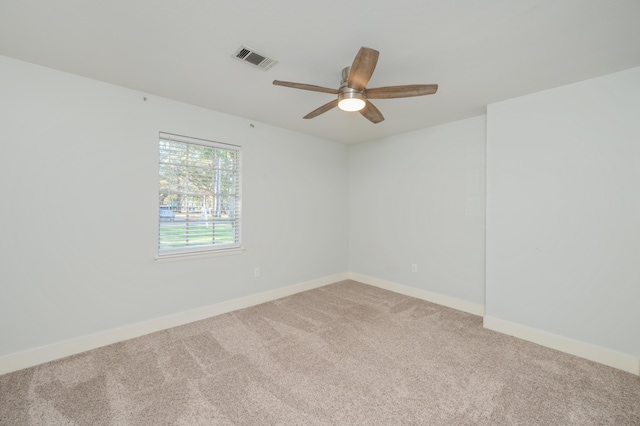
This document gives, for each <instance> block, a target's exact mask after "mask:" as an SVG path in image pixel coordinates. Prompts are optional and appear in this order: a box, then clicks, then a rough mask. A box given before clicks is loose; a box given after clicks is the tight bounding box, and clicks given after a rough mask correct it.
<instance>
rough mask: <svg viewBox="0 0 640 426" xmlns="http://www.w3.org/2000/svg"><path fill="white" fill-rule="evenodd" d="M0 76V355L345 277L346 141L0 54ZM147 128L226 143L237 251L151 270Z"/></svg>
mask: <svg viewBox="0 0 640 426" xmlns="http://www.w3.org/2000/svg"><path fill="white" fill-rule="evenodd" d="M0 73H1V76H2V78H0V117H2V126H0V135H1V139H2V141H3V142H2V155H0V185H1V189H2V190H1V191H0V194H1V197H2V207H1V208H0V223H2V225H3V226H2V229H3V231H2V234H3V236H2V238H0V263H1V265H0V266H1V270H2V273H1V278H0V280H1V285H0V291H1V296H0V355H3V354H10V353H14V352H18V351H23V350H27V349H31V348H34V347H39V346H43V345H48V344H51V343H55V342H60V341H65V340H68V339H73V338H77V337H79V336H85V335H90V334H93V333H98V332H102V331H104V330H109V329H114V328H117V327H122V326H126V325H129V324H135V323H138V322H141V321H146V320H150V319H153V318H157V317H162V316H165V315H170V314H174V313H176V312H182V311H187V310H190V309H195V308H198V307H202V306H207V305H211V304H215V303H219V302H222V301H227V300H231V299H234V298H239V297H244V296H247V295H252V294H255V293H259V292H264V291H268V290H272V289H276V288H279V287H283V286H288V285H293V284H298V283H302V282H305V281H308V280H313V279H318V278H321V277H326V276H331V275H333V274H336V273H344V272H346V270H347V268H348V266H347V259H348V252H347V244H348V242H347V235H348V217H347V213H346V209H347V207H346V206H347V203H348V188H347V185H345V182H347V180H348V174H347V167H348V150H347V147H346V146H344V145H341V144H338V143H333V142H329V141H325V140H322V139H318V138H313V137H309V136H305V135H302V134H298V133H295V132H291V131H286V130H283V129H279V128H275V127H272V126H268V125H264V124H261V123H254V127H253V128H252V127H250V122H249V121H248V120H245V119H242V118H239V117H233V116H228V115H224V114H220V113H216V112H213V111H208V110H204V109H200V108H196V107H193V106H189V105H185V104H181V103H178V102H174V101H170V100H167V99H162V98H158V97H155V96H152V95H145V96H146V97H147V98H148V100H147V101H146V102H144V101H143V94H142V93H139V92H136V91H132V90H128V89H125V88H122V87H117V86H112V85H108V84H104V83H100V82H97V81H94V80H89V79H85V78H81V77H77V76H74V75H70V74H65V73H61V72H57V71H53V70H50V69H47V68H42V67H38V66H34V65H31V64H27V63H24V62H19V61H16V60H13V59H9V58H5V57H0ZM159 131H164V132H170V133H176V134H181V135H187V136H192V137H197V138H204V139H210V140H214V141H220V142H227V143H232V144H238V145H241V146H242V148H243V182H242V188H243V192H244V195H243V237H244V247H245V248H246V251H245V252H244V253H242V254H237V255H228V256H221V257H209V258H202V259H197V260H179V261H156V260H154V257H155V255H156V247H157V220H158V219H157V218H158V213H157V210H158V207H157V197H158V195H157V191H158V182H157V173H158V166H157V161H158V154H157V136H158V132H159ZM256 267H259V268H260V269H261V276H260V277H259V278H254V276H253V271H254V268H256Z"/></svg>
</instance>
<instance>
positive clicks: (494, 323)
mask: <svg viewBox="0 0 640 426" xmlns="http://www.w3.org/2000/svg"><path fill="white" fill-rule="evenodd" d="M483 325H484V327H485V328H488V329H490V330H494V331H497V332H500V333H504V334H508V335H510V336H514V337H518V338H520V339H523V340H527V341H529V342H533V343H537V344H539V345H542V346H546V347H548V348H552V349H556V350H559V351H561V352H565V353H568V354H571V355H575V356H579V357H581V358H585V359H588V360H590V361H595V362H598V363H600V364H604V365H608V366H609V367H613V368H617V369H619V370H623V371H627V372H629V373H633V374H635V375H638V376H640V358H636V357H634V356H631V355H627V354H623V353H620V352H616V351H613V350H611V349H607V348H603V347H600V346H595V345H592V344H589V343H585V342H581V341H579V340H574V339H570V338H568V337H564V336H559V335H557V334H553V333H549V332H546V331H542V330H539V329H536V328H531V327H527V326H525V325H521V324H517V323H514V322H510V321H506V320H503V319H500V318H495V317H491V316H485V317H484V322H483Z"/></svg>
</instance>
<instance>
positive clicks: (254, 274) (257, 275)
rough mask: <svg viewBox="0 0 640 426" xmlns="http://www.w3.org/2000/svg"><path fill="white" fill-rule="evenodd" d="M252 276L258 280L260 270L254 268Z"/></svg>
mask: <svg viewBox="0 0 640 426" xmlns="http://www.w3.org/2000/svg"><path fill="white" fill-rule="evenodd" d="M253 276H254V277H256V278H258V277H259V276H260V268H255V269H254V270H253Z"/></svg>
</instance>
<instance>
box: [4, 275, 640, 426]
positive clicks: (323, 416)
mask: <svg viewBox="0 0 640 426" xmlns="http://www.w3.org/2000/svg"><path fill="white" fill-rule="evenodd" d="M0 424H2V425H11V426H14V425H276V424H277V425H412V424H419V425H503V424H504V425H640V377H637V376H634V375H632V374H629V373H625V372H623V371H619V370H616V369H613V368H609V367H606V366H603V365H599V364H596V363H593V362H590V361H586V360H584V359H581V358H577V357H573V356H571V355H567V354H563V353H560V352H557V351H554V350H551V349H547V348H544V347H541V346H538V345H535V344H531V343H527V342H524V341H522V340H519V339H516V338H512V337H509V336H505V335H501V334H499V333H495V332H492V331H489V330H486V329H483V328H482V319H481V318H480V317H477V316H474V315H470V314H466V313H463V312H459V311H456V310H453V309H448V308H444V307H442V306H439V305H434V304H431V303H428V302H424V301H421V300H417V299H413V298H410V297H407V296H402V295H399V294H395V293H391V292H388V291H385V290H381V289H378V288H375V287H371V286H367V285H364V284H360V283H356V282H353V281H345V282H340V283H337V284H333V285H330V286H326V287H323V288H319V289H316V290H311V291H308V292H305V293H301V294H297V295H294V296H291V297H287V298H284V299H280V300H277V301H274V302H270V303H266V304H263V305H259V306H255V307H252V308H248V309H244V310H241V311H237V312H233V313H230V314H225V315H221V316H218V317H214V318H210V319H207V320H204V321H200V322H197V323H193V324H189V325H186V326H182V327H177V328H173V329H170V330H166V331H162V332H158V333H154V334H152V335H149V336H145V337H141V338H138V339H133V340H130V341H126V342H122V343H118V344H115V345H111V346H108V347H105V348H101V349H96V350H93V351H90V352H86V353H83V354H79V355H76V356H73V357H69V358H65V359H62V360H58V361H54V362H51V363H47V364H43V365H40V366H37V367H34V368H29V369H26V370H22V371H19V372H15V373H11V374H7V375H4V376H0Z"/></svg>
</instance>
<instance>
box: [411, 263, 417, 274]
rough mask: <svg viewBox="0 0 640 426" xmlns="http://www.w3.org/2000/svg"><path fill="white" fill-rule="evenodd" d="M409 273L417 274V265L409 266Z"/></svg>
mask: <svg viewBox="0 0 640 426" xmlns="http://www.w3.org/2000/svg"><path fill="white" fill-rule="evenodd" d="M411 272H418V265H416V264H415V263H413V264H411Z"/></svg>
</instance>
